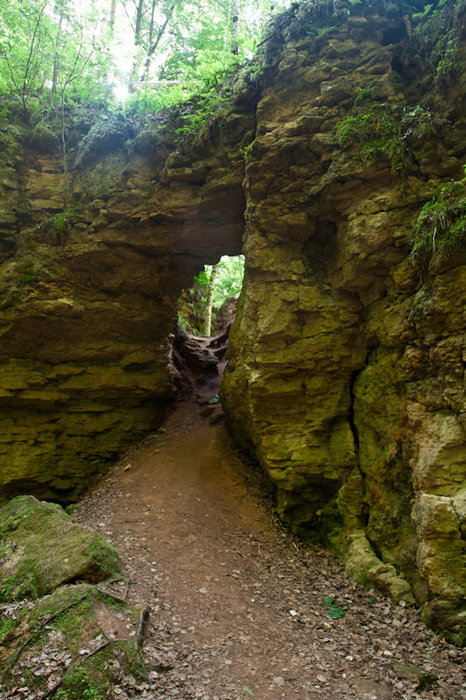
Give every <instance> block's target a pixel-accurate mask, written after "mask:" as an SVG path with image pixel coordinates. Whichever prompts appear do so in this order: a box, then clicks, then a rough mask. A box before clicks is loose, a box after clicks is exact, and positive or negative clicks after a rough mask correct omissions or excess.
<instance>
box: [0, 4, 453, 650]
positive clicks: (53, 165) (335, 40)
mask: <svg viewBox="0 0 466 700" xmlns="http://www.w3.org/2000/svg"><path fill="white" fill-rule="evenodd" d="M302 7H304V8H305V9H306V7H309V5H308V4H307V3H302ZM342 7H343V10H344V11H342V12H340V14H338V15H331V16H329V15H325V12H323V13H321V15H318V14H317V15H312V12H311V13H310V14H308V15H306V12H305V11H303V12H301V11H300V10H299V9H298V10H297V9H296V8H295V9H293V10H292V11H290V13H289V14H288V15H286V16H285V17H284V18H283V20H282V21H281V22H278V23H277V24H276V25H275V27H274V28H273V31H272V32H271V34H270V35H269V38H268V40H267V42H266V44H265V48H264V53H263V59H262V60H263V65H262V66H261V71H262V78H261V81H262V82H261V86H260V89H259V90H257V89H256V88H257V87H258V85H257V81H256V78H254V77H253V76H252V72H253V71H251V72H250V75H249V76H248V75H247V73H245V72H243V73H242V75H241V76H240V77H239V78H238V82H237V84H236V87H235V90H234V92H233V98H232V101H231V105H230V106H228V107H225V108H224V110H223V113H222V114H221V115H220V116H217V117H216V118H215V119H214V120H212V122H211V123H210V125H209V124H208V125H206V126H205V127H204V129H203V130H202V131H201V133H200V134H198V135H197V136H196V137H195V138H194V139H193V138H192V137H189V138H188V139H187V140H186V141H185V143H184V145H181V146H178V147H177V148H175V147H174V145H173V142H172V141H171V140H170V138H168V137H167V138H166V139H165V140H164V138H160V137H159V136H157V137H156V136H154V135H153V134H151V133H148V132H142V133H139V134H138V135H136V136H135V135H134V134H133V135H132V136H131V138H130V140H129V141H127V142H126V145H125V143H124V139H121V138H120V141H118V139H116V141H115V140H113V141H110V142H109V143H110V146H109V143H107V144H106V145H105V148H104V147H101V148H100V150H99V149H98V148H97V149H96V148H95V147H94V146H93V147H90V146H89V148H87V150H86V149H84V151H83V150H81V153H84V156H79V157H78V158H77V164H78V166H79V167H77V168H76V169H75V170H74V171H73V172H72V173H71V175H70V177H69V178H68V182H67V196H68V198H69V200H70V201H72V202H73V203H74V205H75V206H76V209H75V210H74V213H73V216H71V218H70V223H69V224H67V225H66V226H63V227H58V228H57V227H56V226H55V227H54V222H56V221H57V216H58V215H59V214H60V212H61V211H62V209H63V173H62V164H61V161H60V157H59V155H58V154H55V155H53V156H50V155H48V156H46V155H43V154H42V155H41V154H39V153H37V152H29V153H28V156H27V159H26V160H25V159H24V158H23V160H22V161H21V162H16V164H15V167H11V166H10V165H6V166H5V167H6V168H7V170H5V174H4V179H3V180H2V183H3V184H2V187H3V195H4V202H5V212H4V214H2V221H1V235H2V254H3V263H2V266H1V274H2V282H1V285H2V286H1V290H2V293H3V299H4V302H3V306H2V310H1V323H2V327H1V328H2V329H1V335H2V349H1V353H2V355H1V357H0V359H1V360H2V363H3V364H2V368H1V372H2V376H3V377H4V379H3V380H2V383H1V385H0V386H1V391H2V396H1V399H2V414H1V416H2V417H1V423H0V430H1V434H2V438H1V439H2V441H3V442H2V443H1V445H2V447H1V448H0V450H3V452H0V454H1V459H2V480H3V482H4V484H5V488H4V492H3V493H4V496H7V495H9V494H12V493H13V492H16V491H24V490H32V491H34V492H35V493H37V494H38V495H41V496H44V495H45V496H47V497H52V496H53V497H59V498H62V499H64V500H65V499H70V498H73V497H76V495H77V494H78V493H79V492H80V491H82V490H83V489H84V488H85V486H86V485H87V484H88V482H89V477H90V475H92V473H93V472H94V471H96V470H97V469H98V468H99V465H101V464H102V462H103V461H105V459H108V458H109V457H111V456H112V455H113V454H114V453H117V452H118V451H119V450H120V449H122V448H123V447H124V445H125V444H127V443H128V441H129V440H134V439H136V437H137V435H138V434H140V433H142V432H144V431H146V430H148V429H149V428H150V426H151V425H153V424H155V423H156V422H157V420H159V419H160V416H161V413H162V411H163V406H164V404H165V402H166V398H167V395H168V394H169V391H170V377H169V371H168V369H167V349H166V345H165V339H166V337H167V334H168V333H169V331H170V328H171V326H172V323H173V318H172V317H173V310H174V305H175V302H176V298H177V296H178V295H179V293H180V291H181V289H182V288H183V287H185V286H186V285H187V284H189V281H190V279H191V278H192V275H193V274H194V273H195V272H196V271H197V270H198V269H199V268H200V266H201V264H202V263H205V262H212V261H214V260H215V259H216V258H218V256H219V255H220V254H226V253H237V252H239V249H240V246H241V236H242V234H243V229H244V252H245V255H246V260H247V270H246V276H245V285H244V289H243V293H242V295H241V298H240V303H239V311H238V316H237V320H236V322H235V324H234V326H233V329H232V333H231V349H230V354H229V361H228V367H227V373H226V377H225V380H224V384H223V403H224V406H225V408H226V411H227V413H228V416H229V420H230V424H231V427H232V430H233V432H234V433H235V435H236V437H237V439H238V441H239V442H240V443H241V444H242V445H243V446H244V447H245V448H246V449H248V450H249V451H250V452H251V453H253V454H254V456H255V457H256V458H257V459H258V460H259V462H260V464H261V465H262V467H263V468H264V469H265V470H266V471H267V473H268V474H269V476H270V477H271V479H272V480H273V482H274V483H275V484H276V486H277V498H278V508H279V511H280V514H281V515H282V517H283V518H284V519H286V520H287V521H288V522H289V523H290V524H291V526H292V527H293V528H294V529H295V530H296V531H297V532H299V533H300V534H302V535H303V536H305V537H306V538H309V539H319V540H323V541H326V542H329V543H330V544H331V545H332V546H333V547H334V548H335V549H336V550H337V551H338V552H339V553H340V554H341V556H342V557H343V558H344V559H345V560H346V562H347V567H348V571H349V572H350V573H351V574H352V575H354V576H355V577H356V578H358V579H359V580H362V581H364V582H365V583H367V584H368V585H370V586H377V587H378V588H381V589H382V590H385V591H387V592H388V593H390V594H391V595H393V596H394V597H395V598H397V599H399V600H404V601H406V602H408V603H409V602H413V601H416V602H417V603H418V604H419V605H420V606H421V607H422V609H423V613H424V615H425V618H426V620H427V621H429V622H430V623H431V624H433V625H435V626H436V627H437V628H438V629H440V630H442V631H443V632H444V633H445V634H447V636H449V638H450V639H452V640H453V641H455V642H458V643H462V642H464V640H465V637H466V610H465V607H464V596H465V591H466V573H465V571H466V570H465V566H464V548H465V543H464V539H465V536H466V506H465V503H466V498H465V493H466V490H465V489H466V466H465V465H466V450H465V444H464V416H465V415H466V408H465V403H464V361H465V354H464V337H465V317H464V308H465V289H466V285H465V282H466V265H465V258H464V254H463V253H459V254H457V255H455V257H453V258H449V259H448V260H443V261H437V262H435V261H434V263H433V264H431V265H430V267H429V268H428V269H427V270H424V272H423V273H422V274H421V272H420V271H419V270H418V269H417V268H416V267H415V266H414V265H413V264H412V260H411V257H410V251H411V248H412V244H413V236H414V230H415V222H416V219H417V217H418V214H419V211H420V209H421V207H422V206H423V205H424V204H425V202H426V201H428V200H430V199H431V197H432V196H433V194H434V192H435V190H436V188H437V187H438V185H439V184H440V183H442V182H446V181H451V180H458V179H459V178H460V177H461V174H462V165H463V163H464V162H465V160H466V153H465V150H466V149H465V147H464V133H465V130H466V124H465V120H464V115H463V110H462V104H463V102H462V100H463V99H464V92H465V90H464V85H462V80H461V75H462V74H463V75H464V71H463V73H462V74H461V72H460V73H458V74H457V79H456V80H452V81H450V82H449V83H448V81H446V82H445V84H444V85H443V86H442V85H441V84H440V83H439V81H437V87H436V91H435V90H434V91H433V92H432V94H431V96H430V97H429V99H428V100H426V98H425V97H424V96H423V91H425V87H426V85H427V86H429V85H430V87H432V85H433V82H434V81H433V80H432V78H431V77H429V71H430V70H431V69H430V68H429V67H428V66H427V67H426V62H425V60H424V62H423V61H422V60H421V58H419V55H418V53H417V54H416V51H417V49H416V45H415V42H414V41H412V40H411V39H410V38H409V36H408V34H409V30H410V27H409V23H408V22H407V21H406V18H403V17H402V16H401V14H398V15H397V16H395V17H394V16H393V13H392V14H391V15H390V17H387V16H382V15H381V14H379V13H378V12H377V11H376V10H375V9H374V6H372V7H373V9H372V10H371V11H369V10H368V11H367V13H366V15H365V16H356V15H354V14H350V12H349V9H348V8H346V9H345V7H344V4H342ZM300 12H301V14H300ZM361 12H362V11H361ZM395 14H396V13H395ZM415 49H416V50H415ZM457 60H458V61H460V62H461V61H462V60H463V59H462V58H461V49H458V54H457ZM429 80H430V83H429ZM434 87H435V86H434ZM442 90H443V92H442ZM374 104H375V105H379V106H380V105H384V106H385V110H386V114H387V115H389V117H390V118H391V120H392V121H391V122H390V120H389V124H392V125H393V120H394V121H395V123H397V124H399V127H400V128H399V130H398V131H397V130H395V132H396V133H395V132H393V130H392V132H390V133H389V134H388V135H387V141H383V142H382V143H380V142H378V143H377V144H376V145H375V146H374V144H372V151H371V150H370V149H369V150H368V149H367V148H366V151H365V153H366V156H367V157H364V150H363V149H364V147H365V146H367V144H364V143H358V142H357V138H354V139H353V142H351V141H350V142H348V141H345V140H344V139H342V132H341V126H339V125H341V122H342V121H343V120H345V118H347V117H348V115H349V114H355V115H358V114H359V115H364V114H365V115H366V116H367V115H368V114H372V115H373V114H374V112H373V111H372V112H371V108H372V106H373V105H374ZM397 110H398V111H397ZM410 110H411V111H412V112H413V115H414V116H412V115H411V116H410V114H411V112H410ZM419 115H421V116H422V115H424V117H425V118H427V120H428V121H429V122H431V124H430V126H431V127H432V128H431V130H430V131H429V133H427V132H425V133H423V134H421V137H420V138H418V139H416V138H414V137H413V129H415V124H416V120H417V119H418V117H419ZM410 119H411V120H412V121H411V122H410V121H409V120H410ZM413 120H414V121H413ZM359 123H360V124H363V123H364V122H363V121H360V122H359ZM394 133H395V135H394ZM396 138H398V141H397V140H396ZM390 139H391V140H390ZM368 140H369V142H370V139H368ZM379 141H380V140H379ZM115 143H116V144H117V145H114V144H115ZM91 146H92V143H91ZM369 146H370V143H369ZM395 155H396V157H397V160H394V156H395ZM362 156H363V157H362ZM390 159H391V162H390ZM2 177H3V174H2ZM243 178H244V183H243ZM5 183H6V184H5ZM24 202H26V203H27V205H28V207H29V216H30V217H32V223H31V222H29V223H28V224H27V225H21V220H20V215H21V206H23V207H24ZM7 205H9V206H7ZM20 205H21V206H20ZM47 221H48V223H47ZM60 221H61V220H60ZM44 222H45V223H44ZM12 232H13V234H14V235H12ZM13 246H14V247H13ZM161 348H164V349H161Z"/></svg>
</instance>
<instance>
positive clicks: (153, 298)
mask: <svg viewBox="0 0 466 700" xmlns="http://www.w3.org/2000/svg"><path fill="white" fill-rule="evenodd" d="M250 111H251V110H249V112H250ZM249 112H248V110H246V109H245V107H244V105H243V106H241V105H240V106H238V107H237V110H236V111H234V110H233V111H230V112H229V113H228V114H227V115H226V116H225V117H224V130H223V132H221V133H217V134H216V133H215V128H217V130H219V127H218V126H217V127H214V126H212V127H211V129H212V131H210V128H209V129H208V131H207V133H204V134H203V135H200V136H199V137H198V140H197V141H196V139H194V140H193V139H191V140H190V146H191V152H192V153H194V151H195V149H196V148H197V149H198V150H199V148H200V143H201V142H202V143H203V144H204V147H203V150H202V162H201V161H200V160H199V157H197V160H196V156H192V155H191V156H188V155H186V154H183V155H182V154H177V153H176V152H175V153H174V154H173V155H172V156H171V157H169V158H168V159H167V156H168V155H169V154H170V152H171V151H172V150H173V143H172V140H171V136H172V135H173V134H171V135H170V133H167V134H165V135H164V132H163V129H159V130H158V131H148V130H144V131H142V132H139V133H136V134H135V133H132V134H129V135H128V134H125V128H126V126H125V124H124V123H122V124H117V125H116V126H114V129H115V130H116V132H117V135H119V136H120V139H119V140H118V139H114V140H113V141H112V142H111V147H112V149H113V150H110V151H109V148H108V144H106V143H105V142H104V144H103V145H102V143H101V142H102V139H103V137H97V136H95V135H93V132H92V131H91V132H90V133H89V135H88V136H87V139H84V142H81V143H80V144H78V145H77V146H76V148H75V149H74V151H70V153H69V155H68V160H69V162H70V163H71V164H72V162H73V160H74V161H75V162H76V163H78V165H79V167H75V168H72V167H70V172H69V174H68V175H67V176H66V180H65V176H64V174H63V162H62V157H61V156H60V154H59V152H55V153H54V154H53V155H44V154H42V153H40V152H37V151H33V150H30V149H29V150H26V151H25V150H24V149H23V150H18V151H17V153H15V154H13V155H12V156H11V158H10V160H9V161H8V162H6V163H5V164H4V165H3V171H2V176H3V180H2V183H3V194H4V195H5V198H4V203H5V207H6V206H7V205H9V207H8V209H7V208H6V209H5V212H6V213H5V214H4V216H3V220H2V222H1V223H0V238H1V240H2V244H3V246H2V249H1V252H2V262H1V266H0V277H1V278H0V294H1V299H2V301H1V308H0V336H1V346H0V464H1V467H0V474H1V482H2V484H3V488H2V492H1V497H0V500H3V501H5V500H6V499H7V498H8V497H10V496H12V495H14V494H15V493H18V492H19V493H33V494H35V495H36V496H39V497H41V498H52V499H54V500H59V501H60V502H69V501H70V500H73V499H75V498H76V497H77V496H78V495H79V494H80V493H82V491H83V490H84V489H85V488H87V487H88V485H89V480H90V477H91V476H92V475H93V474H94V473H96V472H97V471H98V470H101V469H102V466H103V465H104V464H105V462H106V461H108V460H111V459H114V458H115V457H116V456H117V455H118V454H119V453H121V451H122V449H124V448H125V446H127V445H128V444H129V443H134V441H135V440H137V439H138V436H142V435H145V434H147V431H149V430H151V429H154V428H155V427H157V425H159V424H160V421H161V419H162V417H163V415H164V413H165V411H166V407H167V404H168V403H169V400H170V395H171V394H172V393H173V386H172V377H171V367H172V365H171V364H170V361H169V355H170V347H169V343H168V341H167V338H168V335H169V333H170V331H171V330H172V329H173V327H174V325H175V324H176V314H175V310H176V301H177V299H178V296H179V294H180V291H181V290H182V289H183V288H185V287H187V286H189V285H190V283H191V281H192V278H193V276H194V275H195V274H197V273H198V272H199V270H200V269H202V266H203V265H204V263H209V262H211V263H212V262H216V261H217V260H218V258H219V257H220V255H222V254H238V252H239V251H240V249H241V236H242V232H243V226H244V223H243V213H244V195H243V192H242V188H241V183H242V178H243V161H242V156H241V154H240V153H239V144H240V143H241V141H242V139H243V138H245V139H246V142H248V141H249V140H250V139H251V134H252V129H253V124H254V121H253V116H252V115H251V114H250V113H249ZM108 128H110V127H108ZM118 130H120V132H119V131H118ZM125 137H126V139H127V140H126V142H125V141H124V138H125ZM130 137H131V138H130ZM115 140H116V145H115ZM232 142H233V144H234V148H235V152H236V161H234V159H233V158H232V157H230V150H232V148H233V146H232ZM82 153H84V154H85V157H84V156H82V155H81V154H82ZM190 160H195V161H196V162H195V163H194V165H193V166H192V167H191V166H190V164H189V163H190ZM64 188H66V199H67V203H66V206H65V207H64V203H63V197H64Z"/></svg>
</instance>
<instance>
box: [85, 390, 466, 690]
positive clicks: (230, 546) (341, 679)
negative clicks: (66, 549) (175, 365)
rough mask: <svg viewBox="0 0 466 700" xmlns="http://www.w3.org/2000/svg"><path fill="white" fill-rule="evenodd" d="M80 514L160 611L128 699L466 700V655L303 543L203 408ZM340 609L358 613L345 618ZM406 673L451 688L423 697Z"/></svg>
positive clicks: (115, 476)
mask: <svg viewBox="0 0 466 700" xmlns="http://www.w3.org/2000/svg"><path fill="white" fill-rule="evenodd" d="M249 473H250V470H249ZM76 516H77V518H78V519H79V520H80V521H81V522H85V523H87V524H89V525H91V526H92V527H95V528H96V529H98V530H99V531H100V532H101V533H102V534H104V535H105V536H106V537H107V538H108V539H109V540H110V541H112V542H113V543H114V544H115V545H116V547H117V548H118V550H119V552H120V555H121V558H122V560H123V563H124V568H125V574H126V576H127V577H128V578H129V579H131V581H132V584H131V586H130V599H131V601H132V602H135V603H139V604H141V605H144V604H148V605H149V606H150V608H151V615H150V623H149V626H148V635H147V637H146V641H145V644H144V653H145V656H146V658H147V659H148V660H149V661H150V663H151V665H152V668H153V670H152V672H151V673H150V680H149V682H148V683H142V684H140V685H139V686H138V685H137V683H135V682H132V681H131V679H128V680H127V683H126V685H125V684H124V683H122V685H121V688H120V689H117V690H116V695H115V697H118V698H119V699H120V700H125V698H127V697H129V698H152V699H155V700H158V699H159V698H164V699H165V700H191V699H193V700H194V699H197V700H248V699H251V700H279V699H285V700H316V699H319V700H350V699H354V698H357V699H358V700H391V699H392V698H394V699H405V698H406V699H407V698H409V699H411V698H429V699H430V700H436V699H437V698H442V699H448V700H463V699H465V698H466V677H465V673H464V668H465V666H464V662H465V660H466V659H465V655H464V653H463V652H461V651H460V650H458V649H456V648H455V647H452V646H450V645H448V644H446V643H444V642H443V641H441V640H439V639H438V638H437V637H436V636H435V635H434V634H433V633H431V632H430V631H429V630H427V629H426V628H425V627H424V625H423V624H422V623H421V622H420V621H419V616H418V613H417V612H416V611H415V610H410V609H408V608H406V607H401V606H394V605H392V604H391V603H389V602H388V601H387V600H386V599H384V598H381V597H380V596H377V595H374V594H373V593H370V592H368V591H367V590H365V589H362V588H360V587H359V586H356V585H355V584H353V583H352V581H351V580H350V579H349V578H348V577H347V576H345V574H344V573H343V571H342V567H341V565H340V564H339V563H338V562H337V561H336V560H335V559H334V558H333V557H332V556H330V555H328V554H326V553H324V552H322V551H320V550H305V549H304V548H302V547H301V546H300V545H298V544H297V543H296V541H295V540H294V539H293V538H292V537H290V536H289V535H288V534H287V533H286V532H285V531H284V530H283V529H282V528H281V527H280V525H279V524H278V523H277V522H276V520H275V518H274V517H273V515H272V514H271V511H270V507H269V505H268V503H267V499H266V498H264V497H263V496H262V495H261V491H260V488H259V486H258V483H257V477H254V478H252V479H251V477H250V476H248V468H247V467H245V466H244V465H243V463H242V461H241V459H240V458H239V456H238V455H237V453H236V452H235V450H234V449H233V447H232V445H231V442H230V439H229V437H228V433H227V431H226V429H225V427H224V425H223V424H217V425H209V423H208V420H207V419H206V418H202V417H201V416H200V415H199V410H198V407H197V406H196V405H195V404H189V403H186V404H182V405H180V406H179V408H178V409H177V411H176V412H175V413H174V414H173V415H172V416H171V417H170V418H169V419H168V421H167V423H166V425H165V427H164V431H163V432H160V433H159V434H158V436H156V437H154V438H152V439H151V440H149V441H146V442H145V443H144V444H143V445H141V446H140V447H138V448H137V449H135V450H133V452H132V453H130V454H129V455H127V457H126V459H125V460H123V461H122V462H121V463H120V464H119V465H117V466H116V467H115V469H114V470H113V472H112V473H111V474H110V475H109V476H108V477H107V478H106V479H105V480H104V481H103V482H102V484H101V485H100V486H99V487H98V488H97V489H96V490H94V491H93V492H92V493H91V494H90V495H89V496H88V497H87V498H86V499H85V500H84V501H83V502H82V503H81V504H80V505H79V506H78V508H77V510H76ZM332 598H333V599H334V602H333V609H334V610H335V609H336V606H338V607H339V608H341V609H342V610H344V611H345V614H344V615H343V616H342V617H339V618H338V619H334V618H332V617H331V614H330V613H331V610H332V604H331V603H330V600H329V599H332ZM324 599H326V601H327V602H325V601H324ZM332 614H335V613H332ZM336 614H338V613H336ZM397 664H405V665H406V664H408V665H415V666H417V667H422V668H423V669H424V671H425V672H428V673H434V674H435V675H436V676H438V679H439V680H438V681H437V682H435V683H434V684H433V685H432V686H431V688H429V689H424V690H419V691H416V690H415V687H416V683H415V682H413V681H412V680H409V679H408V678H405V677H404V676H406V675H409V670H406V669H403V670H401V669H398V668H397Z"/></svg>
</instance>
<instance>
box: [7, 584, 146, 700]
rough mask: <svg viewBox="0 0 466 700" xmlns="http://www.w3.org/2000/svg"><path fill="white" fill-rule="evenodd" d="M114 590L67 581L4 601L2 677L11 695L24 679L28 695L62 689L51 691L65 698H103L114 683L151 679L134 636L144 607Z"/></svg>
mask: <svg viewBox="0 0 466 700" xmlns="http://www.w3.org/2000/svg"><path fill="white" fill-rule="evenodd" d="M108 592H109V591H108V589H107V591H104V590H101V589H99V588H98V587H97V586H96V585H93V584H79V585H71V586H62V587H60V588H59V589H57V590H56V591H54V592H53V593H52V594H51V595H48V596H45V597H44V598H42V599H40V600H37V601H35V602H34V603H28V602H27V601H22V603H19V604H17V605H7V606H4V607H3V609H2V608H0V611H1V613H2V615H1V620H2V621H1V623H0V668H1V680H0V682H1V685H2V688H3V689H4V690H5V692H6V693H8V697H17V695H16V691H17V690H18V688H19V687H20V686H21V697H28V698H32V697H34V698H36V697H43V696H44V694H45V693H47V692H49V691H51V689H53V688H56V690H55V692H54V693H53V694H52V696H53V697H54V698H58V699H61V700H82V698H93V700H104V698H107V697H109V696H110V694H111V693H112V689H113V688H114V687H115V686H117V687H118V686H119V685H120V684H125V685H127V684H128V683H129V684H136V683H138V681H140V680H141V679H144V678H145V670H144V664H143V662H142V659H141V658H140V655H139V653H138V651H137V649H136V645H135V643H134V635H135V632H136V627H137V621H138V618H139V611H138V610H136V609H135V608H132V607H131V606H129V605H128V604H126V603H125V602H123V601H121V602H120V601H117V600H115V598H113V597H110V595H108ZM19 671H20V673H19ZM10 693H11V695H10ZM112 697H113V695H112Z"/></svg>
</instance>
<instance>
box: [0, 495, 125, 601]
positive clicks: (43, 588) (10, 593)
mask: <svg viewBox="0 0 466 700" xmlns="http://www.w3.org/2000/svg"><path fill="white" fill-rule="evenodd" d="M0 547H1V550H0V553H1V555H2V559H3V564H2V568H1V571H0V601H4V602H13V601H16V600H20V599H22V598H38V597H40V596H42V595H45V594H47V593H50V592H51V591H53V590H55V589H56V588H58V587H59V586H60V585H62V584H65V583H68V582H75V581H89V582H97V581H103V580H105V579H106V578H108V577H109V576H112V575H114V574H116V573H118V571H119V559H118V554H117V552H116V550H115V549H114V548H113V547H112V545H110V544H109V543H108V542H107V541H106V540H104V539H103V537H101V536H100V535H99V534H97V533H96V532H93V531H92V530H90V529H89V528H86V527H83V526H82V525H78V524H76V523H73V522H72V520H71V518H70V517H69V515H67V514H66V513H65V511H64V510H63V509H62V508H61V507H60V506H58V505H55V504H53V503H45V502H40V501H38V500H37V499H35V498H34V497H33V496H17V497H16V498H14V499H13V500H12V501H10V503H8V504H7V505H6V506H5V507H4V508H2V509H0Z"/></svg>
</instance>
